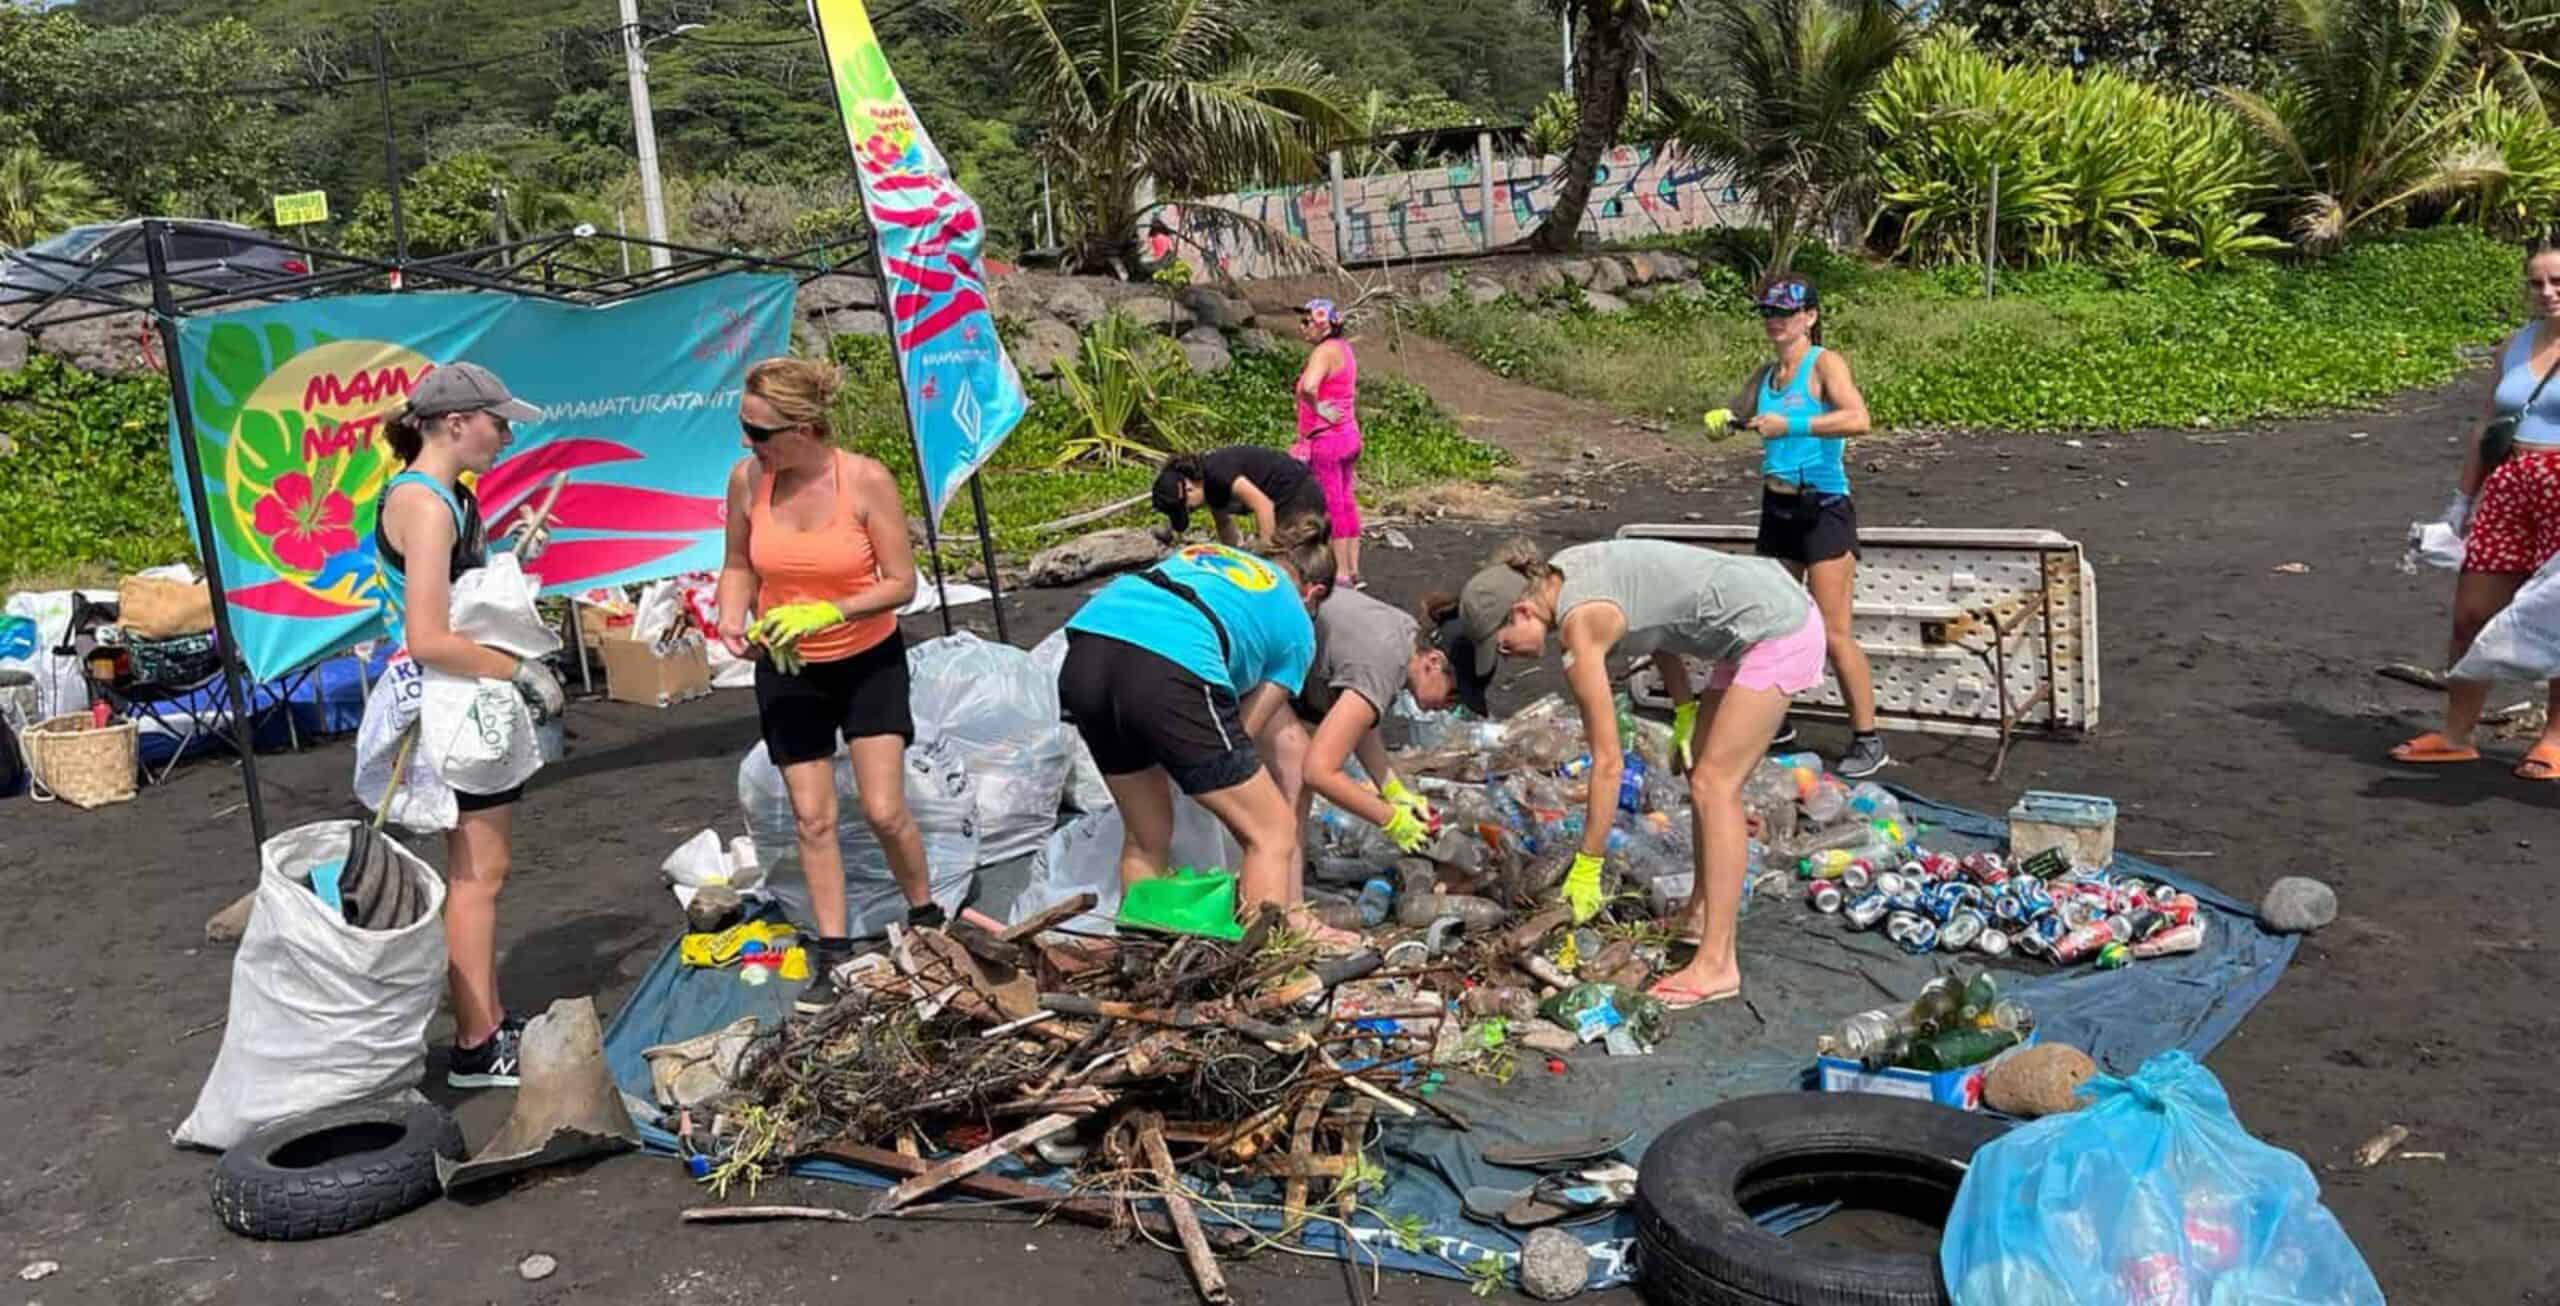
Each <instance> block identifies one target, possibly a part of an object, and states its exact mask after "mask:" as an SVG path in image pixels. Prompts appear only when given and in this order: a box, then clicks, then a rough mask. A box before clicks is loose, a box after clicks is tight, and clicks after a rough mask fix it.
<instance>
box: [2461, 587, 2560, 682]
mask: <svg viewBox="0 0 2560 1306" xmlns="http://www.w3.org/2000/svg"><path fill="white" fill-rule="evenodd" d="M2452 674H2453V678H2454V679H2456V680H2488V681H2518V682H2538V681H2545V680H2554V679H2560V557H2554V558H2553V559H2552V560H2551V561H2549V562H2546V563H2544V564H2542V570H2540V571H2537V572H2535V573H2533V578H2532V579H2530V580H2527V581H2526V582H2525V583H2524V588H2522V589H2520V590H2517V591H2516V596H2515V599H2514V601H2513V602H2510V603H2508V604H2507V606H2506V609H2505V610H2504V611H2502V612H2500V613H2499V614H2498V615H2496V616H2494V617H2491V618H2489V624H2488V625H2485V626H2482V627H2481V628H2480V634H2479V636H2478V637H2477V638H2475V639H2473V640H2472V641H2471V649H2470V651H2469V652H2466V653H2464V654H2463V655H2462V660H2461V661H2460V662H2457V663H2454V664H2453V673H2452Z"/></svg>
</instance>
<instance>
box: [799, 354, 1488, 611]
mask: <svg viewBox="0 0 2560 1306" xmlns="http://www.w3.org/2000/svg"><path fill="white" fill-rule="evenodd" d="M835 356H836V361H837V363H838V364H839V365H841V366H842V367H843V368H844V370H845V388H844V390H843V391H842V392H841V393H840V394H839V396H838V401H837V411H838V421H837V435H838V438H839V440H840V441H842V442H843V443H844V444H845V445H846V446H848V447H850V448H852V449H853V450H855V451H856V452H859V453H862V454H865V455H868V456H870V457H873V458H877V459H879V460H880V461H881V462H882V463H884V464H886V465H887V466H888V468H889V470H890V471H892V472H894V473H896V474H897V477H898V481H899V484H900V485H902V486H905V487H907V489H908V493H909V494H910V495H912V494H913V493H914V482H915V456H914V455H913V454H912V453H910V452H908V445H907V430H906V426H905V424H904V420H905V419H904V418H903V417H902V416H901V413H900V409H899V407H898V397H897V385H896V381H895V379H894V377H893V375H892V373H891V372H890V369H889V356H888V351H887V350H886V349H885V348H883V347H882V344H881V342H880V341H878V340H876V339H872V338H869V337H851V336H840V337H838V338H837V339H836V355H835ZM1297 377H1298V360H1297V359H1295V358H1292V357H1289V356H1287V355H1283V354H1261V353H1244V354H1238V355H1237V356H1236V360H1235V366H1233V367H1231V368H1229V369H1227V370H1226V371H1224V372H1220V373H1216V374H1214V375H1210V376H1194V377H1190V378H1188V379H1187V380H1182V381H1179V382H1177V383H1176V384H1177V385H1178V387H1179V389H1180V394H1179V396H1178V397H1179V399H1180V400H1181V407H1182V409H1183V410H1184V412H1185V413H1186V414H1189V415H1190V417H1189V419H1188V420H1186V421H1185V422H1184V423H1183V425H1182V426H1181V427H1180V428H1179V429H1177V430H1175V431H1172V432H1170V433H1168V439H1167V441H1166V442H1167V443H1169V444H1172V445H1175V446H1178V447H1179V448H1182V449H1204V448H1214V447H1216V446H1219V445H1228V444H1267V445H1272V446H1275V447H1283V448H1285V447H1286V446H1287V445H1288V444H1289V442H1290V440H1291V439H1292V438H1293V434H1294V429H1295V428H1294V427H1293V426H1292V425H1291V423H1292V420H1293V418H1292V414H1293V413H1294V411H1295V409H1294V408H1293V406H1292V399H1291V395H1290V387H1291V386H1292V385H1293V384H1295V382H1296V381H1297ZM1032 398H1033V405H1032V409H1031V412H1030V413H1029V414H1028V415H1026V416H1025V417H1024V418H1023V420H1022V425H1021V426H1020V427H1017V428H1016V429H1015V430H1014V433H1013V438H1011V439H1010V440H1007V441H1006V442H1005V445H1004V447H1003V448H1002V449H1001V450H999V451H997V453H996V456H995V459H994V460H993V461H992V462H991V463H989V464H988V466H987V468H986V469H985V471H984V472H983V473H982V475H981V480H982V482H983V484H984V486H985V489H986V496H987V515H988V517H989V519H990V520H991V521H993V522H994V524H995V534H996V545H997V547H998V548H1000V549H1003V550H1005V551H1006V552H1008V553H1018V552H1021V551H1023V550H1027V549H1032V548H1037V547H1039V546H1041V545H1044V544H1049V543H1053V542H1055V540H1054V536H1042V535H1037V534H1035V533H1034V532H1033V531H1032V530H1031V528H1032V527H1035V526H1038V525H1040V524H1042V523H1045V522H1050V521H1055V520H1057V519H1058V518H1061V517H1064V516H1067V515H1069V514H1071V513H1075V512H1079V511H1082V510H1084V509H1088V508H1097V507H1100V506H1102V505H1103V504H1106V503H1111V502H1113V501H1115V500H1120V499H1126V498H1128V497H1129V496H1131V495H1137V494H1144V493H1146V490H1147V486H1148V485H1149V484H1151V483H1152V482H1153V481H1154V479H1155V468H1154V466H1153V465H1152V463H1150V462H1147V461H1142V460H1134V459H1132V460H1124V461H1121V462H1119V463H1117V464H1111V463H1104V462H1095V461H1091V460H1082V461H1073V462H1069V463H1068V464H1067V465H1064V466H1061V465H1060V463H1061V459H1062V458H1065V457H1066V456H1067V455H1068V454H1069V452H1070V450H1069V445H1070V443H1071V442H1072V441H1074V440H1076V439H1078V438H1079V437H1080V436H1082V435H1083V434H1085V433H1086V432H1087V431H1088V430H1089V429H1090V428H1089V426H1088V424H1087V421H1086V419H1085V417H1084V416H1083V415H1082V414H1080V413H1079V412H1078V411H1077V409H1076V407H1075V405H1074V404H1073V403H1072V402H1070V401H1069V400H1068V399H1067V398H1066V397H1065V396H1064V395H1061V394H1060V393H1058V392H1057V391H1056V390H1053V389H1051V388H1049V387H1047V386H1034V387H1032ZM1360 432H1361V436H1362V439H1363V442H1364V448H1363V450H1362V452H1361V455H1360V486H1361V493H1362V495H1363V496H1364V497H1369V498H1374V497H1375V496H1378V495H1383V494H1389V493H1393V492H1394V491H1396V490H1400V489H1405V488H1408V487H1411V486H1415V485H1422V484H1427V483H1429V482H1433V481H1444V480H1452V479H1481V478H1484V477H1486V476H1489V475H1491V474H1492V473H1493V472H1494V471H1495V470H1496V469H1497V468H1499V467H1500V466H1501V465H1502V463H1503V462H1504V456H1503V454H1502V453H1501V452H1500V451H1499V450H1496V449H1493V448H1491V447H1490V446H1487V445H1482V444H1478V443H1476V442H1474V441H1472V440H1469V439H1467V438H1466V437H1465V436H1464V435H1461V434H1459V432H1458V428H1457V426H1456V424H1455V423H1453V422H1451V421H1450V420H1449V419H1448V417H1447V416H1446V415H1444V414H1442V413H1441V412H1440V411H1439V409H1438V408H1437V407H1436V406H1434V405H1433V404H1432V402H1431V400H1430V398H1429V397H1428V396H1426V395H1424V394H1423V393H1422V391H1421V390H1420V389H1419V388H1417V387H1414V386H1411V385H1407V384H1405V383H1403V382H1400V381H1388V380H1382V379H1378V378H1374V377H1373V378H1370V379H1368V380H1365V381H1363V382H1362V383H1361V387H1360ZM946 520H947V523H948V526H949V529H950V530H951V532H953V533H954V534H956V535H959V536H961V537H962V540H963V543H960V544H954V543H952V542H950V541H948V540H946V541H945V542H944V552H945V553H946V554H947V555H949V556H950V557H952V558H955V559H961V560H964V561H974V560H975V558H976V554H975V552H974V550H973V549H972V547H971V546H970V545H969V544H967V543H966V540H967V532H968V530H969V528H970V518H969V513H968V506H967V504H966V503H965V502H955V503H954V505H953V506H952V509H951V511H950V513H949V515H948V517H947V518H946ZM1150 520H1160V519H1157V518H1155V517H1154V515H1153V514H1152V513H1151V512H1149V510H1148V509H1147V507H1146V505H1145V504H1143V503H1141V504H1139V505H1138V506H1136V507H1134V508H1131V509H1128V510H1126V511H1123V512H1121V513H1119V514H1117V515H1116V516H1114V517H1112V518H1110V519H1109V520H1108V521H1107V522H1099V523H1096V524H1095V525H1096V526H1100V525H1108V524H1120V525H1129V524H1143V523H1145V522H1148V521H1150ZM1085 529H1091V528H1085Z"/></svg>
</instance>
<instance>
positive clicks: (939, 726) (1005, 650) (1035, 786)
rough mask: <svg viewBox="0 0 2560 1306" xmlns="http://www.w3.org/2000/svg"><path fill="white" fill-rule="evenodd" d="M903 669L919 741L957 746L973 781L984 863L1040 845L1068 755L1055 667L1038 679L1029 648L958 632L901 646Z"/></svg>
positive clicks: (1053, 819)
mask: <svg viewBox="0 0 2560 1306" xmlns="http://www.w3.org/2000/svg"><path fill="white" fill-rule="evenodd" d="M907 675H908V678H909V680H910V682H911V683H912V686H913V687H912V689H911V690H910V692H909V694H908V700H909V702H910V703H912V704H913V706H914V711H915V721H916V741H917V742H918V743H927V744H930V743H945V744H949V745H950V746H952V747H953V748H954V749H956V750H958V752H959V754H960V758H961V760H962V761H964V762H966V763H967V764H968V767H969V776H970V778H971V779H972V780H975V781H976V782H977V786H978V856H979V858H980V860H981V862H999V861H1003V860H1005V859H1007V858H1011V857H1022V856H1027V855H1029V854H1031V853H1033V852H1036V851H1038V850H1039V847H1040V845H1041V843H1042V842H1043V841H1044V840H1046V839H1047V838H1048V837H1049V832H1050V831H1052V830H1055V829H1057V828H1058V806H1059V804H1060V802H1062V801H1063V800H1064V799H1065V796H1066V790H1067V776H1068V773H1069V769H1070V767H1071V766H1072V765H1073V762H1074V757H1075V751H1074V744H1075V739H1074V735H1073V733H1072V732H1071V731H1069V730H1068V729H1067V727H1066V725H1065V723H1064V722H1061V721H1060V720H1059V719H1058V682H1057V677H1056V675H1055V673H1054V671H1053V672H1052V673H1051V674H1050V675H1049V676H1048V677H1047V678H1045V679H1044V678H1043V677H1042V676H1041V673H1040V669H1039V667H1038V665H1037V663H1036V662H1035V661H1034V660H1033V658H1032V656H1031V655H1030V654H1028V653H1025V652H1023V651H1022V650H1021V649H1018V648H1015V647H1013V646H1012V645H1010V644H991V643H988V642H987V641H985V640H982V639H980V638H978V637H977V636H975V635H972V634H969V633H967V632H966V631H963V632H961V633H959V634H956V635H945V636H943V637H942V638H940V639H936V640H929V641H927V642H925V643H922V644H918V645H916V646H915V647H913V648H910V649H908V650H907Z"/></svg>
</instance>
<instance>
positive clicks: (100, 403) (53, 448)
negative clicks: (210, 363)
mask: <svg viewBox="0 0 2560 1306" xmlns="http://www.w3.org/2000/svg"><path fill="white" fill-rule="evenodd" d="M186 529H187V528H186V523H185V521H184V520H182V519H181V518H180V517H179V515H178V500H177V489H176V485H175V482H174V481H173V480H172V479H171V477H170V475H169V388H168V386H167V385H166V384H164V383H162V382H161V381H160V380H159V379H158V378H157V377H149V378H144V379H140V380H132V381H114V380H109V379H107V378H104V377H96V376H90V375H88V374H86V373H84V372H78V371H74V370H72V369H71V368H68V367H65V366H63V365H62V364H61V363H59V362H56V361H54V360H52V359H49V358H38V359H35V360H33V361H32V362H31V363H29V365H28V366H27V368H26V370H24V371H20V372H0V590H6V589H13V588H19V587H22V586H26V585H29V584H30V583H31V582H34V581H35V580H37V579H38V578H44V579H46V580H47V581H59V580H61V579H63V578H64V577H65V576H66V575H68V574H70V573H74V572H80V571H85V570H94V569H96V568H97V567H99V566H102V565H103V566H105V567H108V568H112V569H113V571H115V572H127V571H134V570H138V569H140V568H143V567H156V566H158V565H160V564H162V563H164V562H170V561H173V560H176V559H181V558H192V557H194V556H195V549H194V547H193V545H192V544H191V543H190V542H189V540H188V537H187V533H186Z"/></svg>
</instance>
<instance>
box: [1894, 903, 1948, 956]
mask: <svg viewBox="0 0 2560 1306" xmlns="http://www.w3.org/2000/svg"><path fill="white" fill-rule="evenodd" d="M1884 932H1885V936H1886V937H1887V938H1890V939H1892V940H1893V941H1894V942H1895V943H1898V944H1901V945H1902V950H1903V951H1904V952H1907V953H1910V954H1911V955H1913V956H1915V957H1918V956H1924V955H1926V954H1928V953H1932V952H1935V951H1937V950H1938V923H1937V922H1936V921H1933V920H1930V919H1929V918H1928V917H1926V916H1923V915H1920V914H1919V913H1917V912H1905V911H1898V912H1895V913H1893V914H1892V915H1891V916H1888V917H1886V918H1885V923H1884Z"/></svg>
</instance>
